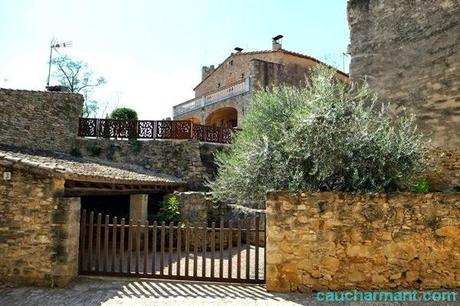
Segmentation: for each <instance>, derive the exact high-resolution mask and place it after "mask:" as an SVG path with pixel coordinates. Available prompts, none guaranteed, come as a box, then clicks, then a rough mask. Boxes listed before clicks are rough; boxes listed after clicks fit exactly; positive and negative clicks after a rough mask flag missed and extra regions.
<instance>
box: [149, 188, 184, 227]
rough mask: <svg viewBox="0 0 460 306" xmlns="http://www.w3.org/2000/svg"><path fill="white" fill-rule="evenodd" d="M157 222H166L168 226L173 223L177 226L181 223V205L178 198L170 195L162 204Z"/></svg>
mask: <svg viewBox="0 0 460 306" xmlns="http://www.w3.org/2000/svg"><path fill="white" fill-rule="evenodd" d="M155 220H156V221H157V222H158V223H159V224H161V223H162V222H165V223H166V224H169V223H170V222H173V223H174V224H176V223H178V222H179V221H180V205H179V201H178V200H177V197H176V196H174V195H170V196H168V197H167V199H166V200H165V201H164V202H163V203H162V204H161V207H160V210H159V211H158V214H157V217H156V218H155Z"/></svg>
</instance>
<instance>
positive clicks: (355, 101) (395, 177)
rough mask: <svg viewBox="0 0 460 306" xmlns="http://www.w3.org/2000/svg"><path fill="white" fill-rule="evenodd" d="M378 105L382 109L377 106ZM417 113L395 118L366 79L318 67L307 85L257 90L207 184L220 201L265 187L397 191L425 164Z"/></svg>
mask: <svg viewBox="0 0 460 306" xmlns="http://www.w3.org/2000/svg"><path fill="white" fill-rule="evenodd" d="M377 105H379V106H377ZM424 143H425V142H424V140H423V138H422V135H421V134H420V133H419V132H418V131H417V128H416V125H415V118H414V116H412V115H404V114H399V115H398V117H397V118H396V119H392V117H391V115H390V111H389V107H388V105H385V104H383V103H377V100H376V96H375V95H374V94H373V93H372V92H371V91H370V90H369V88H368V86H367V85H366V84H365V83H364V84H356V83H345V82H342V81H339V80H337V78H336V77H335V72H334V71H332V70H329V69H327V68H325V67H322V66H318V67H317V68H315V69H313V70H312V72H311V74H310V78H309V79H308V84H307V86H305V87H303V88H295V87H288V86H278V87H273V88H270V89H267V90H262V91H259V92H257V93H256V94H255V95H254V96H253V98H252V99H251V101H250V107H249V110H248V112H247V113H246V114H245V117H244V118H243V119H242V123H241V131H240V132H238V133H237V134H236V135H234V138H233V143H232V144H231V146H230V150H228V151H227V152H219V153H217V154H216V163H217V165H218V174H217V177H216V179H215V180H214V181H211V182H209V183H208V186H209V187H210V188H211V189H212V192H213V196H214V197H215V198H216V199H217V200H222V201H229V200H233V201H236V202H237V203H238V204H241V205H246V206H255V204H260V203H261V202H263V201H264V198H265V193H266V192H267V191H268V190H273V189H274V190H290V191H347V192H354V191H370V192H381V191H395V190H402V189H407V188H412V186H414V185H415V179H416V178H417V176H418V175H419V174H420V173H421V172H422V171H423V170H424V169H425V167H426V161H425V158H424V154H423V152H424Z"/></svg>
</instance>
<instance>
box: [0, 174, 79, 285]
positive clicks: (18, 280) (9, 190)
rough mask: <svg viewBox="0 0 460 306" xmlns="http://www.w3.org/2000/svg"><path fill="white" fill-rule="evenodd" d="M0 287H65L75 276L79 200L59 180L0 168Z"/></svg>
mask: <svg viewBox="0 0 460 306" xmlns="http://www.w3.org/2000/svg"><path fill="white" fill-rule="evenodd" d="M4 172H11V180H3V177H0V179H1V180H0V211H1V216H2V217H1V218H0V282H4V283H10V284H20V285H41V286H65V285H67V284H68V282H69V281H70V280H71V279H72V278H73V277H75V276H76V275H77V271H78V266H77V265H78V237H79V227H80V226H79V222H80V199H79V198H62V197H61V195H62V193H63V192H64V180H63V179H59V178H55V177H53V176H47V175H43V174H35V173H34V172H33V171H23V170H20V169H17V168H10V167H8V166H2V165H0V174H3V173H4Z"/></svg>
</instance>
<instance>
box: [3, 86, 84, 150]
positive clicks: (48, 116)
mask: <svg viewBox="0 0 460 306" xmlns="http://www.w3.org/2000/svg"><path fill="white" fill-rule="evenodd" d="M82 106H83V96H82V95H80V94H73V93H65V92H46V91H27V90H13V89H0V144H3V145H11V146H17V147H26V148H30V149H42V150H51V151H60V152H67V153H68V152H70V150H71V149H72V147H73V144H74V141H75V138H76V135H77V131H78V117H79V116H80V114H81V110H82Z"/></svg>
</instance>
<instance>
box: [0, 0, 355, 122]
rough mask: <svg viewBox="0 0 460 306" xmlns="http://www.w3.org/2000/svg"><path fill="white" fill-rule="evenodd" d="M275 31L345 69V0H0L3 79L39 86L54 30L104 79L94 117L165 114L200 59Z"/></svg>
mask: <svg viewBox="0 0 460 306" xmlns="http://www.w3.org/2000/svg"><path fill="white" fill-rule="evenodd" d="M278 34H282V35H284V38H283V40H282V44H283V49H287V50H290V51H294V52H299V53H303V54H306V55H309V56H312V57H315V58H317V59H319V60H322V61H324V62H326V63H328V64H331V65H333V66H335V67H337V68H339V69H342V70H343V67H344V68H345V69H344V70H345V71H346V72H348V65H349V58H348V57H344V55H343V52H346V51H347V46H348V44H349V31H348V24H347V16H346V1H345V0H328V1H313V0H309V1H307V0H283V1H281V0H277V1H272V0H232V1H227V0H225V1H224V0H190V1H186V0H182V1H179V0H167V1H164V0H163V1H157V0H129V1H127V0H125V1H122V0H110V1H102V0H78V1H67V0H36V1H33V0H0V87H4V88H14V89H29V90H44V89H45V86H46V79H47V75H48V59H49V52H50V42H51V40H52V39H53V38H56V39H57V40H58V41H60V42H66V41H71V42H72V47H70V48H65V49H60V50H59V51H60V53H61V54H66V55H68V56H71V57H73V58H76V59H80V60H83V61H84V62H87V63H88V65H89V66H90V67H91V69H92V71H93V72H94V74H95V76H104V77H105V78H106V79H107V84H105V85H103V86H101V87H99V88H98V89H96V90H95V91H94V92H93V93H92V97H93V98H94V99H96V100H97V101H98V103H99V111H98V112H97V114H96V115H97V117H105V115H106V114H107V113H109V112H110V111H111V110H113V109H114V108H115V107H120V106H126V107H131V108H133V109H135V110H136V111H137V112H138V114H139V118H140V119H151V120H158V119H164V118H166V117H171V116H172V106H173V105H176V104H179V103H181V102H184V101H186V100H189V99H191V98H193V97H194V92H193V88H194V87H195V86H196V85H197V84H198V83H199V82H200V80H201V67H202V66H204V65H212V64H214V65H218V64H219V63H221V62H222V61H223V60H224V59H225V58H226V57H227V56H229V55H230V53H231V52H233V48H235V47H237V46H238V47H241V48H244V50H245V51H257V50H267V49H271V38H272V37H274V36H276V35H278ZM344 60H345V65H343V61H344ZM50 83H51V85H55V84H57V82H56V80H55V79H53V78H52V79H51V82H50ZM0 111H1V110H0Z"/></svg>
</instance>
